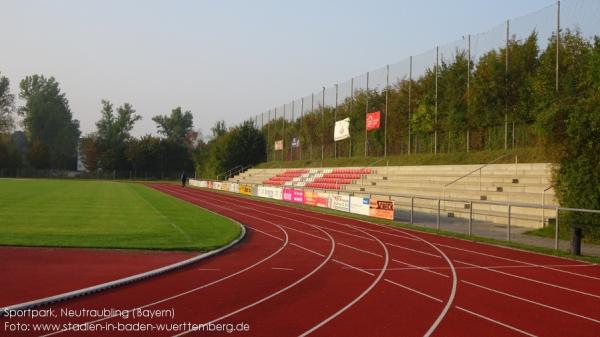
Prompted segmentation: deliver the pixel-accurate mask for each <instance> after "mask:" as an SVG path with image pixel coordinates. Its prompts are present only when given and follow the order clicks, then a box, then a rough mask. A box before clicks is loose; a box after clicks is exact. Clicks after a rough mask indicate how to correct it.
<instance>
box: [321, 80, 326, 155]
mask: <svg viewBox="0 0 600 337" xmlns="http://www.w3.org/2000/svg"><path fill="white" fill-rule="evenodd" d="M321 125H322V126H323V131H322V132H321V166H323V159H325V87H323V105H322V106H321Z"/></svg>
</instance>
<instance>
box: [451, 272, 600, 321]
mask: <svg viewBox="0 0 600 337" xmlns="http://www.w3.org/2000/svg"><path fill="white" fill-rule="evenodd" d="M461 282H463V283H465V284H468V285H470V286H473V287H477V288H480V289H484V290H487V291H490V292H493V293H496V294H500V295H504V296H507V297H510V298H514V299H517V300H520V301H523V302H527V303H531V304H535V305H538V306H540V307H543V308H546V309H551V310H555V311H558V312H561V313H563V314H567V315H571V316H575V317H578V318H583V319H585V320H588V321H592V322H594V323H598V324H600V320H597V319H594V318H591V317H588V316H584V315H580V314H577V313H574V312H572V311H568V310H564V309H560V308H557V307H554V306H551V305H548V304H544V303H540V302H536V301H534V300H530V299H527V298H524V297H521V296H516V295H512V294H509V293H506V292H503V291H501V290H497V289H492V288H489V287H486V286H482V285H480V284H477V283H473V282H469V281H465V280H461Z"/></svg>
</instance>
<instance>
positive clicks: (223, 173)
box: [217, 165, 242, 180]
mask: <svg viewBox="0 0 600 337" xmlns="http://www.w3.org/2000/svg"><path fill="white" fill-rule="evenodd" d="M240 167H242V165H236V166H234V167H233V168H231V169H229V170H227V171H225V172H221V173H219V174H217V180H219V178H220V177H221V176H225V175H227V174H229V173H230V172H231V171H233V170H236V169H238V168H240Z"/></svg>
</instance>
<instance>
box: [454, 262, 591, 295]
mask: <svg viewBox="0 0 600 337" xmlns="http://www.w3.org/2000/svg"><path fill="white" fill-rule="evenodd" d="M454 261H456V262H458V263H461V264H465V265H467V266H471V267H477V268H481V269H485V270H489V271H491V272H494V273H498V274H503V275H506V276H510V277H514V278H518V279H521V280H525V281H530V282H534V283H539V284H543V285H546V286H549V287H554V288H558V289H562V290H566V291H570V292H573V293H577V294H581V295H585V296H590V297H594V298H600V296H599V295H595V294H591V293H588V292H585V291H581V290H576V289H571V288H568V287H563V286H559V285H557V284H552V283H548V282H544V281H538V280H535V279H532V278H529V277H525V276H520V275H515V274H511V273H507V272H504V271H501V270H496V269H492V268H488V267H484V266H479V265H476V264H473V263H468V262H463V261H460V260H456V259H454Z"/></svg>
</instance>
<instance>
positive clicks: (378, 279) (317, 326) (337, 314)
mask: <svg viewBox="0 0 600 337" xmlns="http://www.w3.org/2000/svg"><path fill="white" fill-rule="evenodd" d="M198 199H200V200H202V198H198ZM221 200H223V199H221ZM225 200H227V201H229V200H230V199H229V198H225ZM230 202H231V203H233V202H232V201H230ZM235 206H236V207H238V208H245V209H248V208H250V207H244V206H239V203H235ZM252 209H253V210H255V211H257V210H256V208H252ZM230 210H231V209H230ZM231 211H233V210H231ZM234 212H237V211H234ZM258 212H261V213H267V212H263V211H258ZM238 213H239V212H238ZM267 214H269V215H270V216H279V217H282V216H280V215H276V214H273V213H267ZM246 216H250V215H248V214H246ZM251 217H253V216H251ZM286 219H289V218H286ZM289 220H293V219H289ZM263 221H264V220H263ZM294 221H297V222H300V223H303V224H305V225H308V226H311V227H315V228H319V226H317V225H312V224H310V223H307V222H304V221H300V220H294ZM342 225H343V226H345V227H350V228H354V227H353V226H351V225H346V224H342ZM319 229H320V228H319ZM354 229H355V230H357V231H360V232H363V233H364V234H367V235H368V236H370V237H371V238H372V239H371V240H373V241H377V242H378V243H379V244H380V245H381V247H382V248H383V250H384V252H385V261H384V265H383V269H382V271H381V272H380V273H379V275H378V276H377V277H376V278H375V280H374V281H373V282H372V283H371V285H369V287H367V288H366V289H365V290H364V291H363V292H362V293H361V294H360V295H358V296H357V297H355V298H354V299H353V300H352V301H351V302H350V303H348V304H346V305H345V306H344V307H343V308H341V309H339V310H338V311H337V312H335V313H334V314H333V315H331V316H329V317H328V318H327V319H325V320H323V321H321V322H320V323H319V324H317V325H315V326H314V327H312V328H311V329H309V330H307V331H306V332H304V333H303V334H302V335H300V336H306V335H308V334H310V333H312V332H314V331H315V330H317V329H318V328H320V327H322V326H323V325H325V324H327V323H328V322H330V321H331V320H333V319H334V318H336V317H337V316H339V315H340V314H342V313H343V312H344V311H346V310H347V309H349V308H350V307H352V306H353V305H354V304H356V303H357V302H358V301H360V300H361V299H362V298H363V297H365V296H366V295H367V294H368V293H369V292H370V291H371V290H372V289H373V288H374V287H375V286H376V285H377V284H378V283H379V281H380V280H381V279H382V278H383V274H384V273H385V268H387V265H388V263H389V254H388V250H387V247H386V246H385V244H383V242H381V241H380V240H379V239H377V238H376V237H374V236H372V235H371V234H369V233H367V232H364V231H361V230H360V229H356V228H354ZM327 230H331V231H334V232H340V233H343V234H349V233H346V232H343V231H338V230H332V229H330V228H327ZM322 231H323V232H324V233H326V234H327V236H329V237H330V238H331V240H332V242H333V245H335V241H334V240H333V237H331V235H330V234H329V233H327V232H326V231H325V230H322ZM350 235H351V236H357V235H354V234H350ZM357 237H359V238H361V239H365V238H364V237H360V236H357ZM332 251H333V248H332ZM325 262H326V261H325ZM229 316H230V315H228V316H226V317H229ZM226 317H222V318H219V319H217V320H214V321H211V322H209V323H214V322H216V321H218V320H221V319H223V318H226ZM181 335H182V334H178V335H175V336H174V337H178V336H181Z"/></svg>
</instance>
